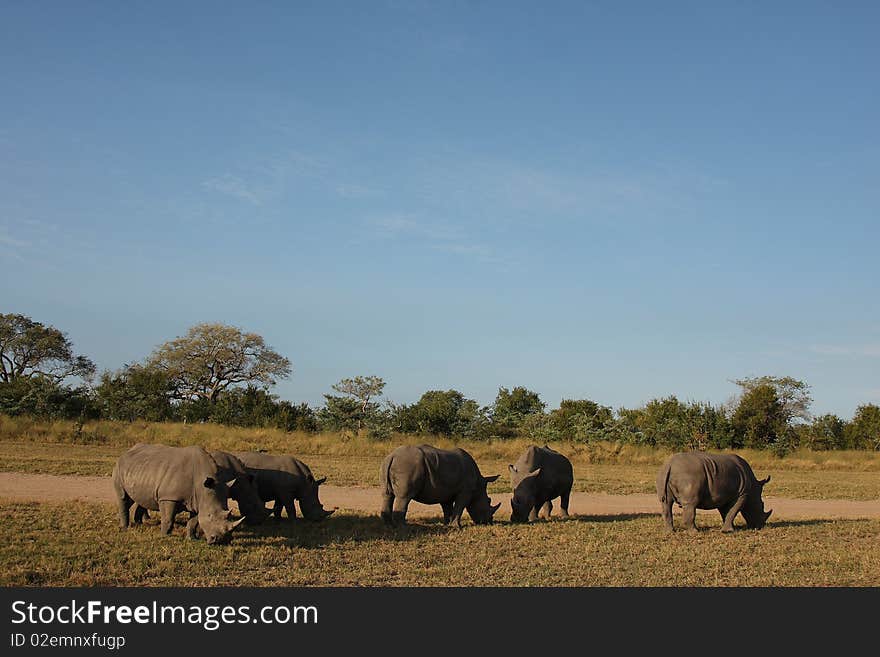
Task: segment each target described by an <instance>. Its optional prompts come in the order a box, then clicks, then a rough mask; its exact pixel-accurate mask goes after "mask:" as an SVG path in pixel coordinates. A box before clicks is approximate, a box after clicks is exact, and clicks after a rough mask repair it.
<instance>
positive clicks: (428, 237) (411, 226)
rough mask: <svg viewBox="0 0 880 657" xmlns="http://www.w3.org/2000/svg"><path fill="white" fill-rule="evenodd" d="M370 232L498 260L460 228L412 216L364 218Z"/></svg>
mask: <svg viewBox="0 0 880 657" xmlns="http://www.w3.org/2000/svg"><path fill="white" fill-rule="evenodd" d="M367 225H368V226H369V227H370V229H371V230H372V231H373V232H374V234H376V235H378V236H380V237H383V238H387V239H409V240H414V241H417V242H421V243H422V244H423V245H424V246H426V247H427V248H430V249H433V250H435V251H443V252H445V253H451V254H454V255H458V256H463V257H470V258H475V259H478V260H481V261H484V262H500V261H501V260H502V259H501V258H500V257H499V256H498V255H497V254H496V253H494V251H493V249H492V248H491V247H489V246H488V245H486V244H481V243H478V242H476V241H475V240H473V239H471V238H470V237H469V236H468V234H467V232H466V231H464V230H463V229H461V228H459V227H457V226H453V225H449V224H439V223H431V222H426V221H423V220H418V219H416V218H415V217H414V216H413V215H408V214H392V215H387V216H384V217H374V218H371V219H369V220H368V221H367Z"/></svg>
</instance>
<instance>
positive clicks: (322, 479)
mask: <svg viewBox="0 0 880 657" xmlns="http://www.w3.org/2000/svg"><path fill="white" fill-rule="evenodd" d="M325 481H327V477H321V478H320V479H318V480H317V481H316V482H315V486H320V485H321V484H323V483H324V482H325Z"/></svg>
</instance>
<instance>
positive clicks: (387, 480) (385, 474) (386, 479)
mask: <svg viewBox="0 0 880 657" xmlns="http://www.w3.org/2000/svg"><path fill="white" fill-rule="evenodd" d="M391 458H392V457H391V455H390V454H389V455H388V456H387V457H385V460H384V461H382V471H381V473H380V474H381V477H382V483H383V484H384V486H385V495H391V496H394V489H393V488H392V487H391Z"/></svg>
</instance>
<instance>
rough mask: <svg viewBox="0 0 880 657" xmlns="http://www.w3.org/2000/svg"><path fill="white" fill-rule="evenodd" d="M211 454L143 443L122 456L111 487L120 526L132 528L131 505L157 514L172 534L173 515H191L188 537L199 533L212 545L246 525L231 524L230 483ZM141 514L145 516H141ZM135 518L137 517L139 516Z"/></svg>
mask: <svg viewBox="0 0 880 657" xmlns="http://www.w3.org/2000/svg"><path fill="white" fill-rule="evenodd" d="M234 483H235V482H233V481H230V482H228V483H224V482H223V481H222V476H221V473H220V471H219V468H218V467H217V463H216V462H215V461H214V459H213V458H211V455H210V454H209V453H208V452H207V451H205V450H204V449H203V448H201V447H167V446H165V445H145V444H142V443H139V444H137V445H135V446H134V447H132V448H131V449H129V450H128V451H127V452H125V453H124V454H123V455H122V456H120V457H119V460H118V461H117V462H116V465H115V466H114V467H113V489H114V492H115V497H116V501H117V505H118V508H119V524H120V527H121V528H122V529H125V528H126V527H128V524H129V520H128V514H129V510H130V509H131V506H132V505H133V504H136V505H138V507H139V508H140V509H143V510H146V509H150V510H153V511H159V513H160V516H161V527H162V532H163V533H164V534H170V533H171V529H172V527H173V525H174V516H175V515H176V514H177V513H178V512H179V511H189V514H190V518H189V522H188V523H187V525H186V529H187V536H188V537H189V538H192V539H195V538H197V530H198V529H201V530H202V532H203V533H204V534H205V540H207V542H208V543H226V542H228V541H229V540H230V538H231V534H232V530H233V529H234V528H235V527H236V526H237V525H238V524H239V523H240V522H241V521H242V520H244V518H242V519H241V520H238V521H236V522H230V521H229V508H228V505H227V499H228V496H229V488H228V485H234ZM141 515H143V512H141ZM135 516H136V519H138V518H137V516H138V513H137V512H136V513H135Z"/></svg>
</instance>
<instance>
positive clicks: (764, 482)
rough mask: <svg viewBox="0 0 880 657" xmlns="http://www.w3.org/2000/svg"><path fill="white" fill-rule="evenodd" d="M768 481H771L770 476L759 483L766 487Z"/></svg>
mask: <svg viewBox="0 0 880 657" xmlns="http://www.w3.org/2000/svg"><path fill="white" fill-rule="evenodd" d="M768 481H770V475H767V478H766V479H761V481H759V482H758V483H759V484H761V485H762V486H764V485H766V484H767V482H768Z"/></svg>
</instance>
